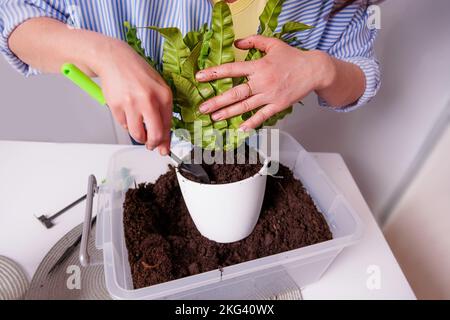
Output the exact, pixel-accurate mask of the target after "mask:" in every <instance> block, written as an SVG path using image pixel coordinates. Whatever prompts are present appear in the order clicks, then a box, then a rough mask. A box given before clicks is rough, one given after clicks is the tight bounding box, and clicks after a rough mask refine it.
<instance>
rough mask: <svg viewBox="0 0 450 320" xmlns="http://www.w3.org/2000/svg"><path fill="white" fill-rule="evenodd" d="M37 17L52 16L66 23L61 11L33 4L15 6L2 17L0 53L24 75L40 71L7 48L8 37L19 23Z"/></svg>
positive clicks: (27, 75)
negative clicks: (5, 16)
mask: <svg viewBox="0 0 450 320" xmlns="http://www.w3.org/2000/svg"><path fill="white" fill-rule="evenodd" d="M2 9H3V8H2ZM5 10H7V9H5ZM39 17H47V18H53V19H56V20H58V21H61V22H64V23H67V17H66V16H65V15H63V14H62V13H61V12H58V11H56V10H48V9H47V10H45V11H44V10H42V9H40V8H37V7H33V6H29V7H26V8H23V10H18V9H17V8H15V10H14V12H11V13H10V14H8V13H7V19H6V18H5V19H4V26H3V30H1V33H0V53H1V54H2V55H3V56H4V57H5V59H6V61H7V62H8V63H9V64H10V65H11V66H12V67H13V68H14V69H16V70H17V71H18V72H20V73H21V74H23V75H24V76H26V77H29V76H31V75H36V74H39V73H40V71H39V70H37V69H35V68H33V67H31V66H30V65H28V64H27V63H25V62H24V61H22V60H20V59H19V57H17V56H16V55H15V54H14V52H12V51H11V49H10V48H9V44H8V39H9V37H10V35H11V34H12V32H13V31H14V30H15V29H16V28H17V27H18V26H19V25H20V24H22V23H24V22H25V21H27V20H29V19H32V18H39Z"/></svg>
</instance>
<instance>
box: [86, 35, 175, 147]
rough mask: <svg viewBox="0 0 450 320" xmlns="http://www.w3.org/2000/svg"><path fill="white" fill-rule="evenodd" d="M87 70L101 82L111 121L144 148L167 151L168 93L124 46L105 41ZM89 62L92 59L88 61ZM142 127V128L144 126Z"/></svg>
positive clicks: (121, 42)
mask: <svg viewBox="0 0 450 320" xmlns="http://www.w3.org/2000/svg"><path fill="white" fill-rule="evenodd" d="M98 56H99V59H96V62H95V63H94V64H93V65H91V66H90V67H91V69H92V71H93V72H95V73H96V74H97V75H98V76H99V77H100V79H101V84H102V88H103V92H104V95H105V99H106V102H107V103H108V106H109V107H110V109H111V112H112V114H113V116H114V118H115V120H116V121H117V122H118V123H119V124H120V125H121V126H122V127H124V128H125V129H127V130H128V131H129V133H130V135H131V136H132V137H133V138H134V139H135V140H136V141H138V142H140V143H144V144H145V145H146V146H147V148H148V149H150V150H153V149H155V148H158V149H159V152H160V153H161V154H162V155H167V154H168V153H169V150H170V127H171V120H172V92H171V90H170V88H169V86H168V85H167V84H166V82H165V81H164V80H163V79H162V78H161V76H160V75H159V74H158V72H156V70H154V69H153V68H152V67H151V66H150V65H149V64H148V63H147V62H146V61H145V60H144V59H143V58H142V57H140V56H139V55H138V54H137V53H136V52H135V51H134V50H133V49H132V48H131V47H130V46H129V45H128V44H127V43H125V42H123V41H120V40H116V39H111V38H108V39H107V40H106V43H105V44H104V45H103V46H101V52H99V55H98ZM91 61H92V60H91ZM144 124H145V127H144Z"/></svg>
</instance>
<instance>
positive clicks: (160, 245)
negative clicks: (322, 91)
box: [124, 165, 332, 289]
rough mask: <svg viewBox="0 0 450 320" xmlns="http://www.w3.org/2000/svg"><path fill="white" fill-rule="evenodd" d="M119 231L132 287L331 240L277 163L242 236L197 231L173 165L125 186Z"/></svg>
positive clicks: (298, 186)
mask: <svg viewBox="0 0 450 320" xmlns="http://www.w3.org/2000/svg"><path fill="white" fill-rule="evenodd" d="M232 166H233V165H228V166H226V167H224V168H222V169H223V170H227V168H229V169H228V170H230V171H234V170H235V169H234V168H232ZM280 176H281V177H282V178H279V177H280ZM218 205H220V204H218ZM124 230H125V241H126V246H127V248H128V256H129V257H128V258H129V262H130V266H131V273H132V278H133V284H134V288H135V289H138V288H143V287H147V286H151V285H154V284H158V283H162V282H166V281H169V280H174V279H178V278H182V277H186V276H190V275H194V274H198V273H201V272H206V271H210V270H214V269H219V268H221V267H225V266H229V265H233V264H237V263H240V262H245V261H249V260H253V259H257V258H261V257H265V256H269V255H272V254H277V253H281V252H284V251H288V250H292V249H296V248H300V247H304V246H308V245H312V244H315V243H319V242H322V241H326V240H330V239H332V234H331V232H330V229H329V228H328V225H327V223H326V221H325V219H324V218H323V216H322V214H321V213H319V212H318V210H317V209H316V206H315V205H314V203H313V201H312V199H311V197H310V196H309V195H308V194H307V193H306V192H305V190H304V188H303V186H302V184H301V183H300V181H298V180H296V179H295V178H294V177H293V174H292V172H291V171H290V170H289V169H288V168H287V167H285V166H283V165H280V170H279V172H278V174H277V178H274V177H271V176H268V179H267V188H266V193H265V198H264V202H263V207H262V211H261V216H260V218H259V221H258V223H257V225H256V227H255V229H254V231H253V233H252V234H251V235H250V236H249V237H247V238H246V239H244V240H241V241H239V242H235V243H230V244H220V243H216V242H214V241H210V240H208V239H207V238H205V237H203V236H202V235H201V234H200V233H199V232H198V230H197V229H196V227H195V225H194V222H193V221H192V219H191V217H190V215H189V212H188V210H187V208H186V206H185V204H184V200H183V197H182V195H181V191H180V189H179V187H178V181H177V178H176V175H175V171H174V169H173V168H170V170H169V171H168V172H167V173H166V174H164V175H162V176H160V177H159V179H158V180H157V181H156V182H155V183H154V184H152V183H148V184H140V185H139V186H138V187H137V188H136V189H130V190H128V192H127V194H126V198H125V203H124Z"/></svg>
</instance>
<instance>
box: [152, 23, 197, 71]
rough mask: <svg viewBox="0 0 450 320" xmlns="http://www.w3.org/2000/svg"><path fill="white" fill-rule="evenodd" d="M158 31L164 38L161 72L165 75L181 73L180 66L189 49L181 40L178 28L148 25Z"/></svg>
mask: <svg viewBox="0 0 450 320" xmlns="http://www.w3.org/2000/svg"><path fill="white" fill-rule="evenodd" d="M148 29H151V30H155V31H158V32H159V33H160V34H161V35H162V36H163V37H164V38H165V41H164V54H163V72H164V75H165V76H166V77H170V74H181V66H182V64H183V62H184V61H185V60H186V58H187V57H188V56H189V53H190V50H189V48H188V47H187V46H186V44H185V43H184V41H183V36H182V35H181V31H180V30H179V29H178V28H158V27H148Z"/></svg>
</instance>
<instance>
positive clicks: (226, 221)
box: [176, 159, 269, 243]
mask: <svg viewBox="0 0 450 320" xmlns="http://www.w3.org/2000/svg"><path fill="white" fill-rule="evenodd" d="M268 164H269V160H267V159H266V160H265V162H264V164H263V167H262V168H261V170H260V171H259V172H258V173H257V174H255V175H254V176H252V177H250V178H247V179H245V180H241V181H237V182H232V183H226V184H203V183H198V182H194V181H191V180H189V179H187V178H185V177H183V176H182V175H181V174H180V172H179V171H178V170H176V173H177V178H178V183H179V185H180V189H181V193H182V194H183V198H184V202H185V203H186V206H187V209H188V210H189V213H190V215H191V217H192V220H193V221H194V223H195V226H196V227H197V229H198V231H199V232H200V233H201V234H202V235H203V236H204V237H206V238H208V239H210V240H213V241H216V242H220V243H230V242H235V241H239V240H242V239H244V238H246V237H247V236H249V235H250V234H251V233H252V231H253V229H254V228H255V225H256V223H257V222H258V218H259V214H260V212H261V206H262V202H263V200H264V193H265V190H266V181H267V174H266V172H267V167H268Z"/></svg>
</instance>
